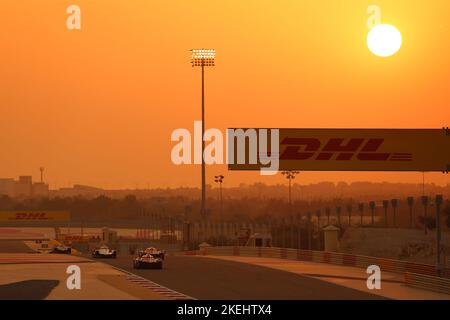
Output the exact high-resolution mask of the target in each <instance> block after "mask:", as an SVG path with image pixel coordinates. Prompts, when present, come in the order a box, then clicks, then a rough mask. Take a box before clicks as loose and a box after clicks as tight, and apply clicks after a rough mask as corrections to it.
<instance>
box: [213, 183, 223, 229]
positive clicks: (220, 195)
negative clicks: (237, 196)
mask: <svg viewBox="0 0 450 320" xmlns="http://www.w3.org/2000/svg"><path fill="white" fill-rule="evenodd" d="M224 178H225V177H224V176H223V175H218V176H214V182H215V183H218V184H219V201H220V221H221V222H222V221H223V198H222V183H223V179H224Z"/></svg>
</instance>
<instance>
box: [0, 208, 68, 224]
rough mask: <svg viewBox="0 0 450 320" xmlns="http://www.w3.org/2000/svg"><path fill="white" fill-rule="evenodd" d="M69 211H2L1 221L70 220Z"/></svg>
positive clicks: (0, 212) (0, 213) (0, 214)
mask: <svg viewBox="0 0 450 320" xmlns="http://www.w3.org/2000/svg"><path fill="white" fill-rule="evenodd" d="M69 219H70V213H69V212H68V211H27V210H24V211H0V221H14V222H20V221H22V222H30V221H69Z"/></svg>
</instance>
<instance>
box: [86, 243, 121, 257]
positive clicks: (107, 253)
mask: <svg viewBox="0 0 450 320" xmlns="http://www.w3.org/2000/svg"><path fill="white" fill-rule="evenodd" d="M116 256H117V252H116V250H112V249H110V248H108V247H107V246H101V247H100V248H97V249H95V250H94V251H92V258H111V259H115V258H116Z"/></svg>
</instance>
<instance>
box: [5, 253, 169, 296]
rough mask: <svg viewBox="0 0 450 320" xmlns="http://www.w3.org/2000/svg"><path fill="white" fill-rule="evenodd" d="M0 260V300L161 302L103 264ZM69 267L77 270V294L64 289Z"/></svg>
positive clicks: (59, 258)
mask: <svg viewBox="0 0 450 320" xmlns="http://www.w3.org/2000/svg"><path fill="white" fill-rule="evenodd" d="M27 256H28V257H27ZM52 258H53V261H52V260H51V259H52ZM39 259H42V260H39ZM0 260H2V261H3V262H4V263H1V264H0V296H1V297H2V299H50V300H54V299H57V300H60V299H62V300H66V299H68V300H79V299H83V300H84V299H95V300H118V299H120V300H131V299H149V300H155V299H163V297H162V296H161V295H159V294H158V293H155V292H152V291H151V290H148V289H146V288H143V287H139V286H138V285H136V284H134V283H132V282H130V281H128V280H127V279H126V274H124V273H123V272H121V271H118V270H116V269H114V268H112V267H111V266H109V265H106V264H104V263H99V262H91V261H89V260H87V259H83V258H80V257H74V256H65V255H43V254H12V255H11V254H0ZM8 260H9V262H8V263H7V262H6V261H8ZM70 265H78V266H79V267H80V270H81V289H80V290H69V289H68V288H67V285H66V281H67V278H68V277H69V274H67V273H66V270H67V267H68V266H70Z"/></svg>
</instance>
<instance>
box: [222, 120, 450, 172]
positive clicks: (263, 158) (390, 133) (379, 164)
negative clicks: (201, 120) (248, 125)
mask: <svg viewBox="0 0 450 320" xmlns="http://www.w3.org/2000/svg"><path fill="white" fill-rule="evenodd" d="M277 136H278V138H277ZM227 137H228V166H229V169H230V170H258V169H261V168H268V167H271V168H272V169H273V168H275V170H276V169H278V170H311V171H442V172H448V171H450V132H449V129H228V132H227ZM268 150H269V151H270V152H268ZM242 152H243V153H244V155H242ZM276 158H278V159H276ZM255 160H256V161H255ZM276 161H278V165H277V166H278V168H277V166H276V165H274V162H276Z"/></svg>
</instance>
